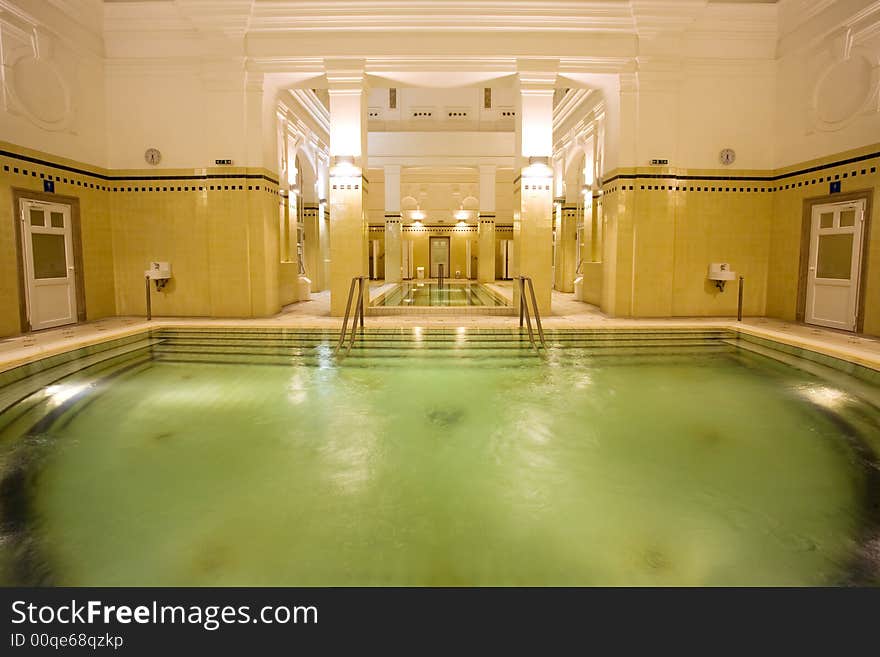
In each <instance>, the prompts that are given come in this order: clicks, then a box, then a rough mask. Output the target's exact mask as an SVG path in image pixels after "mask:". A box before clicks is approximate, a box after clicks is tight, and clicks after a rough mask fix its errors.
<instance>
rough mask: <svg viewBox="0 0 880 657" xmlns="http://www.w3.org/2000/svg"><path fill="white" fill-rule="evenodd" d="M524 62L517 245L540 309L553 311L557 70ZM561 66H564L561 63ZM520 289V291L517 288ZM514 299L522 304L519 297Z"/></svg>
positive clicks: (519, 121)
mask: <svg viewBox="0 0 880 657" xmlns="http://www.w3.org/2000/svg"><path fill="white" fill-rule="evenodd" d="M552 64H554V63H553V62H548V61H545V60H536V61H532V60H519V61H518V62H517V78H518V82H519V85H518V86H519V89H518V91H519V93H518V98H517V101H518V111H517V115H516V118H517V125H516V141H517V150H516V153H515V155H516V162H517V163H516V164H515V165H514V167H515V171H516V173H517V174H518V175H516V178H515V180H514V205H513V213H514V215H513V240H514V243H513V245H514V254H515V261H516V265H517V269H518V272H519V274H520V275H523V276H530V277H531V278H532V281H533V282H534V285H535V296H536V297H537V301H538V308H539V309H540V310H541V312H542V313H549V312H550V299H551V289H552V287H553V276H552V266H553V261H552V248H553V246H552V231H553V170H552V169H551V168H550V163H551V157H552V154H553V91H554V88H555V84H556V71H555V68H556V66H553V65H552ZM557 65H558V64H557ZM514 289H516V286H514ZM514 299H515V300H516V301H517V302H518V294H515V296H514Z"/></svg>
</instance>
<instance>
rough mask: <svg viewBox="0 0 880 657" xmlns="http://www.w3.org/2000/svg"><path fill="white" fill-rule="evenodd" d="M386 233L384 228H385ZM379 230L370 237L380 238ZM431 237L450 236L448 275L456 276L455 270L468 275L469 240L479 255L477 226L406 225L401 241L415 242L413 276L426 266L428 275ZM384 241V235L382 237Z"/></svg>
mask: <svg viewBox="0 0 880 657" xmlns="http://www.w3.org/2000/svg"><path fill="white" fill-rule="evenodd" d="M383 234H384V230H383ZM379 237H380V234H379V232H370V239H378V238H379ZM431 237H448V238H449V269H450V270H449V271H448V272H446V275H447V276H449V277H452V278H454V277H455V272H456V271H458V272H461V278H466V277H467V242H468V241H470V242H471V254H472V255H478V243H477V227H476V226H468V227H467V228H456V227H453V226H450V227H448V228H445V227H443V228H440V227H434V226H425V227H424V228H421V229H419V228H411V227H404V229H403V232H402V234H401V238H402V240H401V242H402V244H403V245H404V247H406V243H407V241H408V240H409V241H412V242H413V264H412V270H413V276H415V275H416V268H417V267H424V268H425V276H427V275H428V266H429V264H428V260H429V252H428V248H429V242H430V240H429V238H431ZM381 239H382V240H383V243H384V236H383V237H382V238H381ZM471 275H472V276H474V277H476V271H472V272H471Z"/></svg>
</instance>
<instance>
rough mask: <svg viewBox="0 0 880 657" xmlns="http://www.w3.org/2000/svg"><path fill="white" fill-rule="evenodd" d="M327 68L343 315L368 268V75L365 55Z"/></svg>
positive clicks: (337, 284) (334, 252) (334, 261)
mask: <svg viewBox="0 0 880 657" xmlns="http://www.w3.org/2000/svg"><path fill="white" fill-rule="evenodd" d="M325 69H326V71H327V82H328V91H329V95H330V285H329V287H330V314H331V315H334V316H337V317H338V316H342V315H343V314H344V313H345V303H346V301H347V299H348V290H349V286H350V285H351V279H352V277H354V276H366V275H367V272H368V259H367V258H368V256H367V248H368V246H369V240H368V236H367V230H368V224H367V221H366V206H367V202H366V195H367V179H366V178H365V177H364V170H365V169H366V166H367V139H366V136H367V130H366V102H367V101H366V86H365V79H366V78H365V75H364V68H363V62H362V61H354V62H353V61H350V60H345V61H340V62H335V61H325ZM367 289H368V288H367ZM366 291H367V290H366V289H365V292H366Z"/></svg>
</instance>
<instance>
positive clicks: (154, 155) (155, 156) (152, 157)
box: [144, 148, 162, 165]
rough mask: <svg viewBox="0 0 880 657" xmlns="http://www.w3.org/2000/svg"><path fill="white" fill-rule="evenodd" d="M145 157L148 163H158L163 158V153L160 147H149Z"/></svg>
mask: <svg viewBox="0 0 880 657" xmlns="http://www.w3.org/2000/svg"><path fill="white" fill-rule="evenodd" d="M144 159H145V160H146V161H147V163H149V164H153V165H156V164H159V161H160V160H161V159H162V153H160V152H159V149H158V148H148V149H147V150H146V152H145V153H144Z"/></svg>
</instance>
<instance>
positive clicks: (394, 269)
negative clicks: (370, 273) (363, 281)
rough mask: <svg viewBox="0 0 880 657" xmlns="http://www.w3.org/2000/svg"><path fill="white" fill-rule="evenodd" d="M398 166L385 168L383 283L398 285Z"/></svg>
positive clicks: (399, 239) (399, 276) (399, 273)
mask: <svg viewBox="0 0 880 657" xmlns="http://www.w3.org/2000/svg"><path fill="white" fill-rule="evenodd" d="M400 226H401V224H400V166H399V165H388V166H386V167H385V282H386V283H399V282H400V279H401V271H400V247H401V236H400Z"/></svg>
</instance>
